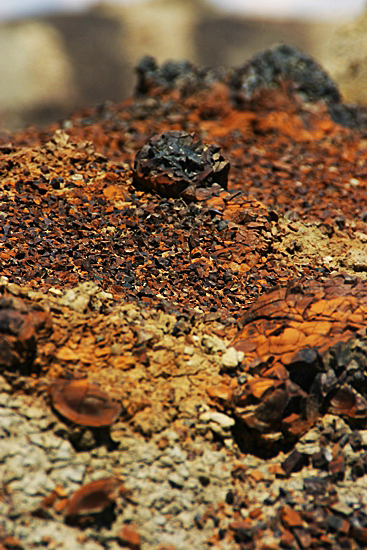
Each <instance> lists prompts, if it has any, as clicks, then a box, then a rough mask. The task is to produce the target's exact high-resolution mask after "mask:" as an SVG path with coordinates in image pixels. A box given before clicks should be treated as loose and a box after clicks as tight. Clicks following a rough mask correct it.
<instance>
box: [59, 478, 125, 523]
mask: <svg viewBox="0 0 367 550" xmlns="http://www.w3.org/2000/svg"><path fill="white" fill-rule="evenodd" d="M118 486H119V481H118V480H117V479H116V478H114V477H108V478H105V479H99V480H98V481H92V482H91V483H87V484H86V485H83V487H81V488H80V489H78V490H77V491H75V493H73V494H72V495H71V497H70V498H69V499H68V502H67V505H66V507H65V512H64V514H65V516H66V517H73V516H85V515H89V514H100V513H101V512H103V511H104V510H105V509H106V508H107V507H108V506H110V505H111V504H112V503H113V502H114V501H115V492H116V489H117V487H118Z"/></svg>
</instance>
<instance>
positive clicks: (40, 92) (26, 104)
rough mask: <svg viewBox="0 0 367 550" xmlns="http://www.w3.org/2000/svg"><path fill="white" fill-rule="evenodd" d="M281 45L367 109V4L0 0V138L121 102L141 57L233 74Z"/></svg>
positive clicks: (337, 0)
mask: <svg viewBox="0 0 367 550" xmlns="http://www.w3.org/2000/svg"><path fill="white" fill-rule="evenodd" d="M280 42H285V43H289V44H292V45H294V46H298V47H300V48H301V49H303V50H304V51H305V52H307V53H309V54H310V55H312V56H313V57H314V58H315V59H316V60H318V61H319V62H320V63H321V64H322V65H323V66H324V68H325V69H326V70H327V71H328V72H329V73H330V75H331V76H332V77H333V78H334V79H335V80H336V81H337V82H338V83H339V86H340V89H341V92H342V93H343V95H344V98H345V100H347V101H349V102H358V103H360V104H363V105H367V6H366V3H365V0H348V2H347V1H346V0H277V1H276V2H275V1H274V0H256V1H254V0H145V1H144V0H109V1H103V2H101V1H96V0H0V130H15V129H19V128H22V127H24V126H27V125H29V124H37V125H43V124H48V123H50V122H53V121H56V120H60V119H61V118H64V117H67V116H68V114H69V113H70V112H71V111H72V110H74V109H75V108H79V107H87V106H90V105H95V104H97V103H102V102H104V101H105V100H108V99H109V100H113V101H121V100H123V99H125V98H126V97H128V96H130V95H131V93H132V90H133V86H134V83H135V75H134V66H135V65H136V63H137V61H138V60H139V59H140V58H141V57H142V56H143V55H145V54H149V55H152V56H154V57H155V58H156V59H157V61H158V62H159V63H161V62H162V61H165V60H167V59H176V60H183V59H185V60H189V61H191V62H193V63H195V64H197V65H204V66H218V65H224V66H234V67H238V66H241V65H243V64H244V62H245V61H246V60H248V59H249V58H250V57H251V56H252V55H254V54H255V53H258V52H260V51H261V50H264V49H266V48H268V47H271V46H273V45H274V44H276V43H280Z"/></svg>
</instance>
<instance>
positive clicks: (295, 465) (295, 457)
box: [282, 450, 308, 475]
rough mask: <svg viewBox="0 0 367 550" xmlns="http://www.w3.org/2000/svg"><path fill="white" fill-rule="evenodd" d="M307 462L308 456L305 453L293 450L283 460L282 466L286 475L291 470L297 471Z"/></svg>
mask: <svg viewBox="0 0 367 550" xmlns="http://www.w3.org/2000/svg"><path fill="white" fill-rule="evenodd" d="M307 464H308V456H307V455H306V454H305V453H300V452H299V451H297V450H296V451H293V452H292V453H291V454H290V455H289V456H288V457H287V458H286V459H285V460H284V461H283V462H282V468H283V470H284V471H285V473H286V474H287V475H290V474H291V473H292V472H299V471H300V470H302V468H303V467H304V466H306V465H307Z"/></svg>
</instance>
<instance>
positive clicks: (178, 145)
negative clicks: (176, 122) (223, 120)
mask: <svg viewBox="0 0 367 550" xmlns="http://www.w3.org/2000/svg"><path fill="white" fill-rule="evenodd" d="M228 173H229V162H228V161H227V160H225V159H224V157H223V156H222V154H221V153H220V147H219V146H218V145H205V144H203V143H202V142H201V141H195V139H194V136H193V135H192V134H188V133H186V132H180V131H172V132H165V133H163V134H159V135H156V136H153V137H152V138H151V139H150V140H149V141H148V143H147V144H146V145H144V147H143V148H142V149H141V150H140V151H139V152H138V154H137V155H136V157H135V163H134V184H135V185H136V187H140V188H143V189H148V190H149V191H154V192H155V193H158V194H159V195H161V196H163V197H178V196H182V197H184V198H187V199H195V189H196V188H203V187H204V188H205V187H211V186H212V185H214V184H218V185H219V186H220V187H222V188H224V189H226V188H227V180H228Z"/></svg>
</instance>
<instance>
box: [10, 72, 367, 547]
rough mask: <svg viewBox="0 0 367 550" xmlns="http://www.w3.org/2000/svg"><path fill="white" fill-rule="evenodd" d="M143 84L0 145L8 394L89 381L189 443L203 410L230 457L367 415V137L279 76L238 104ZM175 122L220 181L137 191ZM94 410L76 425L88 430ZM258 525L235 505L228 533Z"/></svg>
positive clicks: (227, 96) (287, 522) (226, 92)
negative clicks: (223, 167) (226, 432)
mask: <svg viewBox="0 0 367 550" xmlns="http://www.w3.org/2000/svg"><path fill="white" fill-rule="evenodd" d="M152 90H153V91H149V90H148V91H147V93H145V95H143V96H140V97H138V98H135V99H134V100H129V101H126V102H125V103H122V104H119V105H109V104H106V105H105V106H101V107H98V108H96V109H88V110H85V111H84V112H80V113H77V114H74V115H73V116H71V117H70V119H69V120H68V121H66V122H64V123H63V124H62V125H61V126H59V125H54V126H52V127H50V128H46V129H44V130H37V129H35V128H33V129H29V130H27V131H24V132H21V133H18V134H15V135H12V136H5V137H4V138H3V139H2V141H1V144H0V176H1V190H0V202H1V212H0V217H1V232H0V246H1V249H0V261H1V275H2V279H1V281H0V282H1V293H2V296H3V299H2V301H1V302H0V308H1V309H0V331H1V340H0V345H1V347H0V365H1V371H2V373H3V375H4V376H5V378H6V379H7V380H8V381H9V382H10V383H11V384H12V387H13V391H14V393H17V392H19V393H22V392H28V393H31V394H34V395H36V394H38V395H42V396H44V399H45V404H46V406H47V407H50V406H51V404H52V390H51V391H47V390H48V389H49V386H50V385H51V384H53V383H54V382H55V379H58V378H62V379H65V378H66V379H67V381H68V382H65V380H63V381H62V382H61V383H60V382H59V386H57V388H58V400H59V401H58V403H62V402H63V399H64V398H63V396H62V391H64V388H65V391H67V388H68V387H69V388H70V387H72V383H73V379H74V378H75V379H77V380H83V379H84V378H85V379H88V383H90V384H92V383H98V384H100V387H101V388H102V389H101V390H100V392H95V395H94V394H93V391H92V390H91V391H92V394H91V395H92V398H93V399H94V401H95V400H96V399H97V398H98V399H100V398H101V396H105V395H106V394H104V392H107V394H108V396H110V398H111V399H113V400H114V401H113V403H115V402H116V401H117V402H118V403H120V407H121V415H120V420H123V421H124V422H127V423H129V424H130V425H131V427H132V429H133V430H136V431H137V432H138V431H139V432H141V433H143V434H144V435H146V436H150V435H151V434H152V433H155V432H159V431H161V430H163V429H164V428H166V427H167V426H171V425H173V426H175V428H176V429H177V430H181V433H182V434H184V436H183V437H188V438H189V437H190V429H189V428H188V427H187V426H188V425H190V424H188V422H186V421H187V419H193V418H196V417H197V414H198V411H199V409H200V405H202V404H209V405H210V406H211V407H215V408H217V409H218V410H219V411H222V412H225V413H226V414H227V415H229V416H231V417H233V418H234V420H235V423H236V425H235V429H234V430H233V434H234V437H235V440H236V445H238V447H236V449H237V451H236V452H238V453H240V452H248V451H250V452H253V453H256V454H260V455H264V456H265V455H267V454H268V453H269V454H270V455H271V454H275V453H277V452H279V450H289V449H290V448H291V446H292V445H293V444H294V442H295V441H296V440H297V438H299V437H300V436H301V435H302V434H304V433H305V432H307V430H308V429H310V427H311V426H312V425H314V423H315V422H316V421H317V420H318V419H319V418H320V416H322V415H324V414H326V413H329V414H335V415H339V416H342V417H343V418H344V419H345V420H346V422H349V423H350V424H351V426H353V427H356V428H359V427H361V426H362V427H363V426H365V423H366V421H367V420H366V419H367V400H366V399H367V389H366V388H367V383H366V374H365V373H366V365H367V344H366V328H365V327H366V319H367V282H365V281H364V279H365V273H366V271H367V253H366V250H365V248H366V242H367V141H366V137H365V129H363V128H360V129H358V128H357V129H349V128H346V127H343V126H341V125H339V124H337V123H335V122H334V121H333V120H332V118H331V115H330V112H329V111H328V109H327V108H326V106H325V103H324V102H322V101H319V102H315V103H312V104H311V103H303V102H302V101H301V100H300V99H299V97H298V96H297V95H296V94H295V93H294V94H292V93H290V92H289V90H288V89H287V88H286V87H284V88H281V87H280V88H278V89H272V90H265V91H260V92H259V93H258V95H257V96H256V98H255V99H253V100H252V101H251V102H248V103H246V102H245V103H244V104H241V105H238V104H236V102H234V101H233V98H232V96H231V87H230V85H229V84H228V82H227V81H226V80H224V81H222V82H219V81H215V82H214V83H212V84H211V86H209V87H206V88H204V89H199V90H194V91H193V93H186V92H185V93H184V91H183V90H182V89H181V88H180V87H179V86H176V87H173V88H172V89H170V90H167V89H165V88H162V89H157V88H156V87H155V88H154V87H152ZM173 130H174V131H185V132H189V133H193V134H195V136H196V138H197V139H199V140H201V141H202V142H203V143H205V144H208V145H212V144H217V145H219V146H220V151H221V154H222V155H223V157H224V158H225V159H227V160H228V161H229V163H230V165H231V169H230V173H229V180H228V188H227V189H223V188H222V187H219V186H218V185H211V186H205V187H204V186H202V187H201V186H200V185H199V184H198V185H197V186H196V188H194V189H190V193H189V194H186V195H182V196H178V197H176V198H166V197H163V196H160V195H159V194H156V193H154V192H149V191H148V190H140V189H137V188H136V187H135V186H134V179H133V165H134V159H135V155H136V154H137V153H138V152H139V151H140V150H141V148H142V147H143V145H144V144H145V143H146V142H147V141H148V139H149V138H151V137H152V136H154V135H155V134H161V133H163V132H170V131H173ZM221 159H222V157H221ZM159 181H160V182H161V180H159ZM198 181H200V178H199V179H198ZM144 182H145V180H144ZM145 185H146V184H145ZM160 185H161V183H160ZM160 185H155V186H153V190H156V191H157V190H158V191H159V189H160ZM341 273H343V275H342V274H341ZM232 348H234V349H232ZM236 353H237V355H235V354H236ZM228 354H229V355H231V354H232V355H231V357H235V359H234V360H228ZM70 380H71V382H70ZM74 383H75V384H76V387H78V388H79V387H83V388H88V391H90V388H93V386H88V384H87V382H74ZM70 384H71V386H70ZM83 384H84V385H83ZM102 390H103V391H102ZM50 393H51V395H50ZM97 394H98V395H97ZM78 395H79V394H78ZM88 395H89V394H88ZM108 396H106V400H107V403H108V406H109V407H110V406H111V407H112V405H110V404H109V403H110V402H109V401H108ZM70 399H71V398H70ZM78 399H79V397H78ZM101 399H102V398H101ZM103 399H104V397H103ZM78 403H79V401H78ZM80 403H81V402H80ZM111 403H112V401H111ZM73 406H74V405H73ZM75 406H76V409H78V406H79V405H75ZM104 406H106V402H104ZM93 407H97V405H96V404H95V403H93ZM93 407H92V408H93ZM59 408H60V405H59ZM61 408H62V407H61ZM86 409H88V406H87V405H84V404H83V403H81V404H80V408H79V409H78V410H75V411H74V414H73V415H72V416H71V418H70V419H71V420H72V421H74V422H75V423H76V424H78V418H81V417H83V422H80V424H82V425H88V420H85V418H84V417H85V416H86V414H87V413H86V412H85V411H86ZM56 410H58V412H59V413H61V415H63V414H64V412H63V410H59V409H58V407H57V406H56ZM116 410H117V412H116V415H118V410H119V409H116ZM93 414H94V413H93ZM96 414H97V417H99V416H98V415H102V413H99V412H97V413H96ZM116 415H115V413H113V414H111V418H112V420H111V422H113V420H114V418H115V416H116ZM70 419H69V420H70ZM90 422H92V421H90ZM96 422H97V421H96ZM185 422H186V423H185ZM83 423H84V424H83ZM102 423H103V421H102ZM106 424H109V422H107V421H106V422H105V423H104V425H106ZM91 425H93V423H92V424H91ZM95 425H97V424H95ZM117 431H118V430H117ZM117 431H116V433H117ZM111 433H112V438H113V426H112V428H111ZM218 445H220V443H219V442H218ZM337 454H338V453H337V451H335V457H334V458H335V459H336V458H337ZM279 468H280V466H279ZM335 468H337V465H336V466H335ZM279 471H280V476H282V475H283V474H284V469H283V470H282V469H281V468H280V470H278V473H279ZM282 472H283V474H282ZM255 481H256V480H255ZM255 481H254V482H255ZM106 498H107V497H106ZM69 506H71V505H69ZM70 513H71V512H70ZM73 513H74V512H73ZM255 519H256V513H255V512H254V517H253V518H247V519H246V520H244V519H241V518H240V519H239V518H238V515H237V516H236V514H234V522H233V525H232V532H231V533H232V534H230V535H229V534H228V537H230V540H232V541H239V542H238V544H239V547H240V548H250V547H251V548H252V547H255V546H246V545H243V546H242V543H243V540H247V539H246V537H245V538H244V539H243V540H242V539H241V536H242V535H241V533H244V532H245V531H246V529H247V527H246V522H248V524H251V525H252V524H253V523H254V521H255ZM277 521H278V522H280V523H279V525H281V526H282V527H281V536H282V547H284V548H310V547H313V548H316V547H330V546H327V544H329V539H328V540H326V538H327V537H326V535H325V537H326V538H325V545H326V546H317V545H318V544H320V545H321V544H324V542H323V541H322V536H324V535H323V533H322V529H321V531H320V532H319V533H316V531H315V533H314V534H313V535H312V537H313V538H312V537H311V535H310V537H309V538H307V536H306V535H305V534H304V529H303V528H304V526H305V525H306V523H305V522H307V521H309V523H310V524H311V519H307V517H306V512H305V513H304V514H303V516H302V517H301V515H299V513H298V512H296V511H295V510H293V508H292V507H284V508H283V509H282V511H281V516H280V517H279V518H278V519H277ZM236 522H237V523H236ZM241 522H242V523H243V524H244V525H242V524H241ZM344 528H345V530H346V533H349V535H350V536H353V537H354V538H355V540H359V541H361V540H362V541H363V540H365V538H366V534H365V528H364V527H363V526H357V525H355V526H354V527H353V529H352V527H350V526H349V524H348V526H344ZM297 529H298V530H299V534H298V535H297V532H298V531H297ZM340 533H341V534H340ZM339 535H340V537H341V539H340V540H344V539H345V538H346V537H345V533H344V532H341V531H340V532H339ZM339 535H338V536H339ZM335 536H336V535H335ZM218 537H219V534H218V533H217V534H216V535H215V537H214V538H213V544H216V543H217V542H218V540H219V539H218ZM257 537H258V539H259V540H260V539H261V535H257ZM287 537H288V539H287ZM302 537H304V538H303V539H302ZM343 537H344V539H343ZM333 540H334V539H333ZM338 540H339V539H338ZM330 544H332V542H330ZM361 544H363V542H362V543H361ZM292 545H293V546H292ZM294 545H295V546H294ZM315 545H316V546H315ZM256 547H260V546H256ZM337 547H338V548H339V547H340V546H335V548H337ZM354 547H356V546H354ZM263 548H268V546H263ZM269 548H270V547H269ZM271 548H273V547H271Z"/></svg>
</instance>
